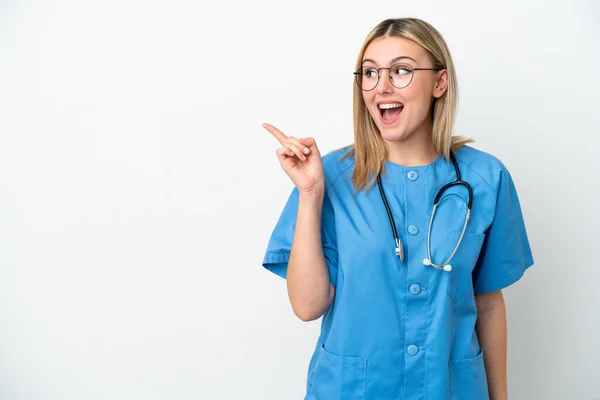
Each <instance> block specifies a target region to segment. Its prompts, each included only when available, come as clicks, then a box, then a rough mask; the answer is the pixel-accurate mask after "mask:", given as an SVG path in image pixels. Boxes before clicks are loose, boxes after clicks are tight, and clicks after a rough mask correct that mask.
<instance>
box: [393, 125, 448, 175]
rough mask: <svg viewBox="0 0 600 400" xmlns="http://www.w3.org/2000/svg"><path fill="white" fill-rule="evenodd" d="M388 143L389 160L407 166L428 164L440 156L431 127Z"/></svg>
mask: <svg viewBox="0 0 600 400" xmlns="http://www.w3.org/2000/svg"><path fill="white" fill-rule="evenodd" d="M429 128H430V127H429ZM386 143H387V146H388V160H389V161H391V162H393V163H396V164H400V165H403V166H406V167H417V166H422V165H428V164H431V163H432V162H434V161H435V159H436V158H437V157H438V153H437V152H436V151H435V148H434V147H433V143H432V142H431V129H423V130H420V132H414V133H413V134H412V135H410V136H409V137H407V138H406V139H403V140H400V141H386Z"/></svg>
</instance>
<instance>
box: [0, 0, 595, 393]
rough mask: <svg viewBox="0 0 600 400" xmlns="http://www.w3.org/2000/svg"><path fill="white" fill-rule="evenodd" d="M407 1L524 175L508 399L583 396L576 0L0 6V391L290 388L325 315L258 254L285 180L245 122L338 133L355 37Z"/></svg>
mask: <svg viewBox="0 0 600 400" xmlns="http://www.w3.org/2000/svg"><path fill="white" fill-rule="evenodd" d="M484 4H485V5H484ZM402 16H414V17H420V18H423V19H425V20H427V21H429V22H431V23H432V24H433V25H434V26H435V27H436V28H437V29H438V30H440V31H441V33H442V34H443V35H444V37H445V38H446V40H447V42H448V44H449V46H450V49H451V52H452V54H453V57H454V60H455V64H456V68H457V71H458V79H459V95H460V106H459V114H458V121H457V125H456V133H457V134H461V135H466V136H472V137H474V138H475V139H476V140H477V143H476V144H475V147H478V148H480V149H482V150H485V151H488V152H491V153H493V154H495V155H496V156H497V157H499V158H500V159H501V160H502V161H503V162H504V163H505V164H506V165H507V166H508V168H509V170H510V171H511V173H512V174H513V176H514V178H515V182H516V185H517V188H518V190H519V194H520V198H521V202H522V207H523V210H524V214H525V220H526V224H527V228H528V233H529V235H530V240H531V245H532V248H533V251H534V258H535V261H536V265H535V266H534V267H533V268H532V269H530V270H529V271H528V272H527V273H526V275H525V277H524V279H523V280H521V281H520V282H519V283H517V284H515V285H514V286H511V287H510V288H508V289H507V290H505V297H506V302H507V308H508V327H509V331H508V335H509V336H508V350H509V355H508V359H509V363H508V367H509V391H510V396H509V397H510V399H516V400H537V399H543V400H552V399H557V400H558V399H560V400H563V399H569V400H579V399H583V400H590V399H600V379H598V378H599V377H600V342H599V338H600V307H599V306H598V304H600V272H599V271H600V266H599V265H598V259H599V256H598V248H599V244H600V243H599V242H600V228H599V227H600V212H599V206H600V189H599V184H600V173H599V171H598V161H599V160H600V156H599V152H598V148H599V147H600V139H599V137H598V136H599V134H600V113H599V112H598V105H599V101H598V92H599V90H600V79H599V77H598V66H599V64H600V54H599V53H600V51H599V49H600V45H599V44H598V43H599V39H600V28H598V25H597V21H598V19H599V18H600V5H599V3H598V1H595V0H588V1H571V2H560V3H559V2H549V1H518V2H506V1H505V2H496V3H494V4H491V3H488V2H485V3H483V2H476V1H471V2H466V1H453V2H448V1H438V2H431V1H430V2H425V1H418V2H417V1H413V2H398V1H395V2H392V1H378V2H366V1H352V2H350V1H343V2H342V1H341V0H339V1H335V2H334V1H330V2H317V1H300V0H295V1H290V0H286V1H275V0H272V1H269V0H254V1H252V2H244V1H237V2H215V1H212V2H206V3H205V2H198V1H191V0H188V1H183V0H177V1H173V0H170V1H167V0H153V1H151V0H146V1H141V0H102V1H101V0H88V1H76V0H71V1H68V0H64V1H33V0H32V1H27V0H22V1H17V0H14V1H11V0H2V1H0V399H2V400H24V399H28V400H29V399H35V400H37V399H42V400H55V399H56V400H95V399H127V400H131V399H148V400H153V399H236V400H237V399H260V400H268V399H277V400H281V399H300V398H302V396H303V393H304V385H305V378H306V375H305V374H306V369H307V366H308V361H309V357H310V355H311V351H312V349H313V346H314V343H315V340H316V338H317V335H318V332H319V324H320V321H315V322H311V323H304V322H302V321H300V320H299V319H297V318H296V317H295V316H294V315H293V312H292V310H291V308H290V306H289V302H288V299H287V293H286V288H285V282H284V281H283V280H282V279H281V278H279V277H277V276H275V275H273V274H271V273H269V272H267V271H266V270H264V269H263V268H262V267H261V261H262V258H263V255H264V251H265V249H266V245H267V241H268V238H269V235H270V233H271V230H272V229H273V227H274V224H275V222H276V220H277V218H278V216H279V213H280V211H281V209H282V207H283V203H284V202H285V200H286V199H287V196H288V194H289V191H290V190H291V188H292V186H291V182H290V181H289V179H288V178H287V176H286V175H285V174H284V173H283V172H282V171H281V169H280V167H279V164H278V162H277V160H276V156H275V149H276V148H277V142H276V141H275V139H274V138H273V137H271V136H270V134H269V133H268V132H267V131H265V130H264V129H263V128H262V127H261V124H262V122H270V123H273V124H275V125H276V126H278V127H280V128H281V129H282V130H283V131H284V132H286V133H288V134H290V135H295V136H308V135H311V136H314V137H315V138H317V141H318V144H319V146H320V148H321V150H322V152H323V153H326V152H328V151H331V150H334V149H336V148H338V147H341V146H343V145H346V144H349V143H351V141H352V96H351V93H352V84H353V81H352V72H353V69H354V63H355V60H356V56H357V54H358V51H359V49H360V46H361V44H362V42H363V40H364V38H365V36H366V35H367V33H368V32H369V30H370V29H371V28H372V27H373V26H375V25H376V24H377V23H378V22H380V21H381V20H383V19H385V18H389V17H402Z"/></svg>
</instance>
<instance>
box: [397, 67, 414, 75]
mask: <svg viewBox="0 0 600 400" xmlns="http://www.w3.org/2000/svg"><path fill="white" fill-rule="evenodd" d="M411 71H412V68H411V66H410V65H394V66H393V67H392V74H393V75H397V76H403V75H406V74H410V72H411Z"/></svg>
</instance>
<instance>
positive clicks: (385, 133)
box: [263, 37, 507, 400]
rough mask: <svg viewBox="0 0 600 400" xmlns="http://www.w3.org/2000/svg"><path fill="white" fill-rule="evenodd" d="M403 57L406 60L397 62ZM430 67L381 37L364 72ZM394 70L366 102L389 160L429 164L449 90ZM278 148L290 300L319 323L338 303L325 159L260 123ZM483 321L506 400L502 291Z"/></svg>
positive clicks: (480, 299) (495, 398)
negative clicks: (291, 206)
mask: <svg viewBox="0 0 600 400" xmlns="http://www.w3.org/2000/svg"><path fill="white" fill-rule="evenodd" d="M398 57H408V58H402V59H401V60H397V58H398ZM399 62H401V63H403V64H408V65H410V66H411V67H413V68H417V67H419V68H431V67H432V63H431V60H430V59H429V57H428V54H427V52H426V51H425V50H424V49H423V48H421V47H420V46H418V45H417V44H414V43H412V42H410V41H407V40H405V39H402V38H398V37H384V38H379V39H376V40H374V41H373V42H371V43H370V44H369V46H368V47H367V49H366V51H365V55H364V57H363V63H362V65H363V67H374V68H382V67H384V68H385V67H390V66H392V64H397V63H399ZM389 73H390V71H389V70H381V71H380V79H379V82H378V84H377V87H376V88H375V89H373V90H371V91H363V100H364V102H365V105H366V107H367V110H368V111H369V113H370V115H371V117H372V118H373V120H374V121H375V124H376V125H377V127H378V128H379V131H380V133H381V136H382V138H383V139H384V140H385V142H386V144H387V146H388V160H389V161H391V162H394V163H397V164H401V165H405V166H420V165H427V164H430V163H432V162H433V161H434V160H435V159H436V158H437V157H438V154H437V153H436V151H435V149H434V147H433V144H432V140H431V135H432V121H431V119H432V116H431V112H430V111H431V105H432V102H433V101H434V99H436V98H440V97H441V96H443V95H444V93H445V92H446V90H447V88H448V73H447V71H446V70H445V69H444V70H440V71H428V70H422V71H414V72H413V79H412V81H411V83H410V84H409V85H408V86H407V87H405V88H402V89H398V88H396V87H394V86H393V85H392V83H391V82H390V79H389ZM382 101H383V102H400V103H402V104H403V106H404V108H403V110H402V113H401V114H400V118H399V119H398V120H397V121H395V122H394V123H393V124H389V125H387V124H384V123H383V122H382V121H381V117H380V115H381V114H380V110H379V107H378V102H382ZM263 126H264V128H265V129H267V130H268V131H269V132H270V133H271V134H272V135H273V136H274V137H275V139H277V141H278V142H279V144H280V147H279V148H278V149H277V157H278V160H279V162H280V164H281V167H282V169H283V170H284V171H285V172H286V174H287V175H288V176H289V177H290V179H291V180H292V181H293V182H294V184H295V185H296V187H297V188H298V190H299V193H300V197H299V209H298V217H297V224H296V225H297V226H296V231H295V235H294V236H295V237H294V243H293V244H292V251H291V253H290V260H289V262H288V277H287V282H288V283H287V284H288V294H289V297H290V302H291V304H292V308H293V309H294V312H295V313H296V315H297V316H298V317H299V318H300V319H302V320H304V321H312V320H315V319H318V318H320V317H321V316H322V315H323V313H324V312H325V310H326V309H327V308H328V307H329V305H330V304H331V302H332V301H333V298H334V297H335V288H334V287H333V286H332V285H331V284H330V283H329V281H328V276H327V267H326V264H325V261H324V258H323V253H322V249H321V247H320V246H321V242H320V240H321V237H320V218H321V210H322V202H323V194H324V182H325V179H324V174H323V166H322V163H321V155H320V152H319V150H318V147H317V144H316V141H315V140H314V139H313V138H295V137H293V136H288V135H286V134H284V133H283V132H282V131H280V130H279V129H277V128H275V127H274V126H272V125H270V124H263ZM475 301H476V304H477V310H478V317H477V322H476V326H475V329H476V331H477V335H478V338H479V342H480V345H481V347H482V349H483V351H484V353H485V360H484V362H485V368H486V374H487V379H488V387H489V392H490V397H491V399H492V400H505V399H507V382H506V310H505V304H504V297H503V295H502V292H501V291H496V292H492V293H486V294H480V295H476V296H475Z"/></svg>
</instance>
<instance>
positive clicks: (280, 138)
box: [263, 123, 288, 145]
mask: <svg viewBox="0 0 600 400" xmlns="http://www.w3.org/2000/svg"><path fill="white" fill-rule="evenodd" d="M263 128H265V129H266V130H268V131H269V132H271V134H272V135H273V136H275V139H277V140H278V141H279V143H281V144H282V145H284V144H285V141H286V140H287V138H288V137H287V136H286V135H285V134H284V133H283V132H281V131H280V130H279V129H277V128H275V127H274V126H273V125H271V124H266V123H265V124H263Z"/></svg>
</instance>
